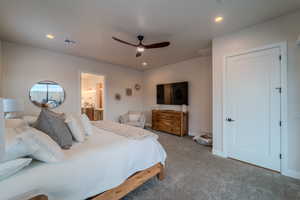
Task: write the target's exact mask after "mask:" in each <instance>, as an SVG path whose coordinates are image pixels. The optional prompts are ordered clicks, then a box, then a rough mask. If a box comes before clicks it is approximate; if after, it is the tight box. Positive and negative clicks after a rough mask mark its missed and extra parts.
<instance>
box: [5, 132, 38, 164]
mask: <svg viewBox="0 0 300 200" xmlns="http://www.w3.org/2000/svg"><path fill="white" fill-rule="evenodd" d="M25 130H26V128H6V129H5V135H4V139H5V154H4V157H3V159H2V161H9V160H15V159H17V158H22V157H26V156H28V155H31V154H33V153H34V152H35V151H36V150H37V149H34V147H28V146H27V145H26V144H25V143H24V142H23V141H22V140H21V137H20V136H21V135H22V133H23V132H24V131H25Z"/></svg>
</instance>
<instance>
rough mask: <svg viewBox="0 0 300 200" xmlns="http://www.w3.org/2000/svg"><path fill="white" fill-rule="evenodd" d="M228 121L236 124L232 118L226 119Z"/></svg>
mask: <svg viewBox="0 0 300 200" xmlns="http://www.w3.org/2000/svg"><path fill="white" fill-rule="evenodd" d="M226 121H228V122H234V120H233V119H231V118H226Z"/></svg>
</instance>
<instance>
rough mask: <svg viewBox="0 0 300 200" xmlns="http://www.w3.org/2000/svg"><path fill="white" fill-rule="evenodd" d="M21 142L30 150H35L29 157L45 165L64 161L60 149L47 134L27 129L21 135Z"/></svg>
mask: <svg viewBox="0 0 300 200" xmlns="http://www.w3.org/2000/svg"><path fill="white" fill-rule="evenodd" d="M21 140H22V142H24V143H25V144H27V146H28V147H30V148H31V149H32V150H35V149H37V150H35V151H34V153H33V154H31V155H29V156H30V157H32V158H34V159H36V160H40V161H43V162H46V163H56V162H61V161H63V160H64V153H63V151H62V149H61V148H60V147H59V146H58V144H57V143H56V142H54V141H53V140H52V139H51V138H50V137H49V136H48V135H47V134H45V133H43V132H41V131H39V130H37V129H35V128H31V127H28V129H27V130H26V131H25V132H24V133H23V134H22V135H21Z"/></svg>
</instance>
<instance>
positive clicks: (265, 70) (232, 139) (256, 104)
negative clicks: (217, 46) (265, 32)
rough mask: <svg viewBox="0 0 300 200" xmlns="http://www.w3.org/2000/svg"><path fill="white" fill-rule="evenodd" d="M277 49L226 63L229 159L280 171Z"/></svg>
mask: <svg viewBox="0 0 300 200" xmlns="http://www.w3.org/2000/svg"><path fill="white" fill-rule="evenodd" d="M280 67H281V66H280V48H272V49H266V50H261V51H255V52H252V53H247V54H242V55H238V56H233V57H227V59H226V72H225V74H226V75H225V77H226V78H225V91H226V92H225V94H226V96H225V98H226V100H225V117H226V119H225V120H226V121H225V131H226V135H227V137H228V138H227V149H228V156H229V157H231V158H234V159H238V160H241V161H245V162H248V163H252V164H254V165H258V166H261V167H264V168H269V169H272V170H276V171H280V138H281V127H280V124H281V116H280V115H281V114H280V104H281V103H280V100H281V97H280V96H281V95H280V91H281V89H280V86H281V82H280Z"/></svg>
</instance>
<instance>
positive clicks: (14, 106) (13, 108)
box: [3, 99, 23, 113]
mask: <svg viewBox="0 0 300 200" xmlns="http://www.w3.org/2000/svg"><path fill="white" fill-rule="evenodd" d="M3 111H4V112H5V113H8V112H21V111H23V105H22V104H21V103H20V102H19V101H17V100H16V99H3Z"/></svg>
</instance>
